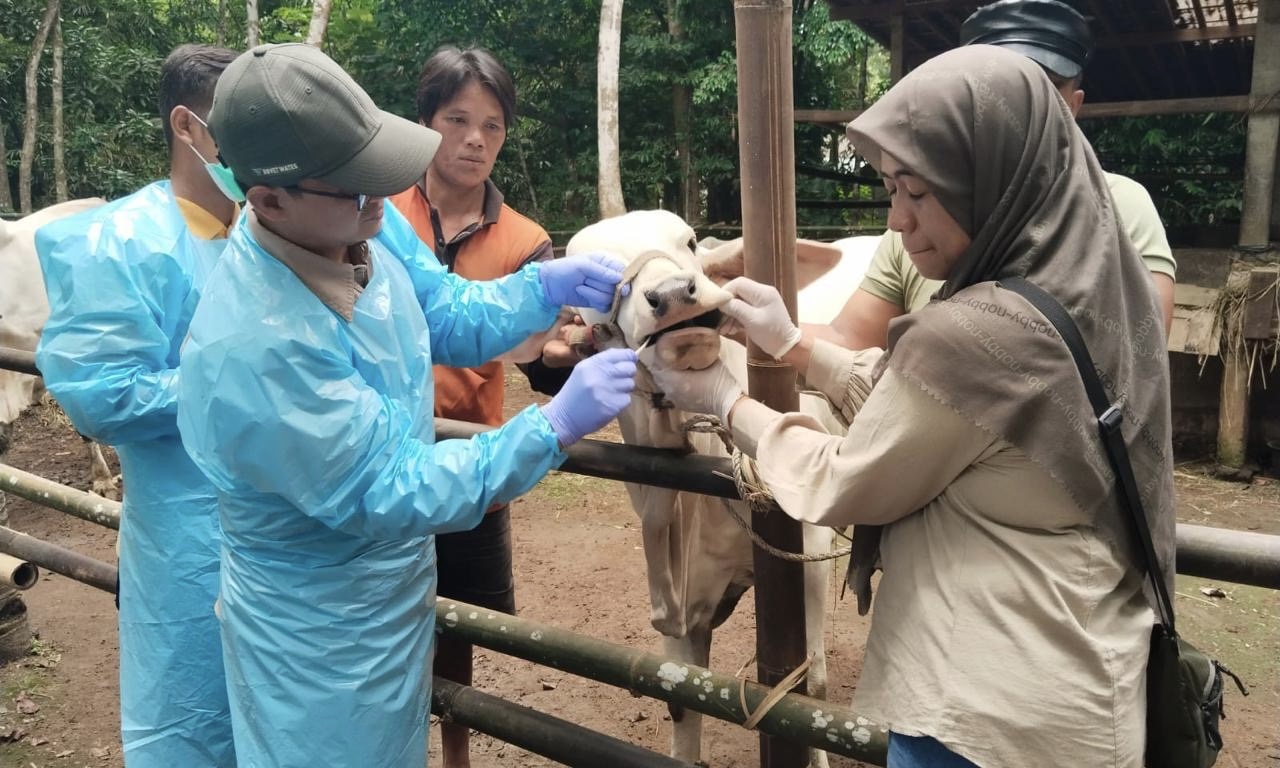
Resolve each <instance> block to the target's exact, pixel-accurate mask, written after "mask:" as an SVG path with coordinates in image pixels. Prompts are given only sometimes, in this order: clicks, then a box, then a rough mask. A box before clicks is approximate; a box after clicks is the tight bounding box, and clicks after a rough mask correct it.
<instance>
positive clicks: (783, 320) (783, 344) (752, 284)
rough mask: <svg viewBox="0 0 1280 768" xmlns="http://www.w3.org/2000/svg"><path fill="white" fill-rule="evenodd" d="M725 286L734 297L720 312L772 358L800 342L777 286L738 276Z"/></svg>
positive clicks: (798, 333)
mask: <svg viewBox="0 0 1280 768" xmlns="http://www.w3.org/2000/svg"><path fill="white" fill-rule="evenodd" d="M724 289H725V290H726V291H728V292H729V293H732V294H733V295H734V296H735V297H736V298H733V299H730V300H729V303H728V304H726V305H725V306H723V307H721V308H720V311H721V312H723V313H725V314H726V315H728V316H729V317H731V318H733V319H734V320H736V321H737V322H738V324H739V325H741V326H742V328H743V330H744V331H746V333H747V338H749V339H751V340H752V341H753V342H755V344H756V346H758V347H760V348H761V349H763V350H764V351H765V352H768V353H769V354H770V355H773V358H774V359H775V360H777V359H779V358H781V357H782V356H783V355H785V354H787V353H788V352H790V351H791V348H792V347H794V346H795V345H796V344H797V343H799V341H800V336H801V334H800V329H799V328H797V327H796V324H795V323H793V322H791V316H790V315H788V314H787V307H786V305H785V304H783V303H782V294H780V293H778V289H777V288H774V287H773V286H771V285H765V284H764V283H757V282H756V281H755V280H748V279H747V278H745V277H739V278H735V279H733V280H730V281H729V282H728V283H725V286H724Z"/></svg>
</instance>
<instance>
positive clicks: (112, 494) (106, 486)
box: [85, 438, 120, 501]
mask: <svg viewBox="0 0 1280 768" xmlns="http://www.w3.org/2000/svg"><path fill="white" fill-rule="evenodd" d="M85 443H87V444H88V446H89V476H90V478H92V481H93V482H92V484H91V485H90V486H89V487H90V490H92V491H93V492H94V493H96V494H98V495H99V496H101V497H103V498H104V499H111V500H112V501H119V500H120V485H119V484H118V483H117V482H116V478H115V476H114V475H112V474H111V467H109V466H108V465H107V457H106V456H104V455H103V454H102V446H100V445H98V444H97V443H95V442H93V441H92V440H89V439H88V438H86V439H85Z"/></svg>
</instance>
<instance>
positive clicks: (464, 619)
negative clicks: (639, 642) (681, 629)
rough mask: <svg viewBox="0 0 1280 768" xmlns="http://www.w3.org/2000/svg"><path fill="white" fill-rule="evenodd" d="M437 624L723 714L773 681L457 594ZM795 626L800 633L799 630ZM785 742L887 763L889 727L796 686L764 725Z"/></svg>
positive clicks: (736, 717) (760, 694) (442, 605)
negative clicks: (502, 609)
mask: <svg viewBox="0 0 1280 768" xmlns="http://www.w3.org/2000/svg"><path fill="white" fill-rule="evenodd" d="M436 628H437V629H438V630H439V631H441V632H443V633H444V634H446V635H453V636H455V637H458V638H459V639H462V640H465V641H467V642H469V643H471V644H473V645H479V646H483V647H485V648H489V649H491V650H495V651H498V652H500V653H505V654H507V655H508V656H515V657H517V658H521V659H525V660H527V661H532V662H534V663H535V664H541V665H544V666H548V667H552V668H554V669H559V670H562V671H564V672H568V673H570V674H574V675H578V676H580V677H585V678H589V679H591V680H596V681H599V682H602V683H607V684H609V685H612V686H616V687H619V688H624V689H626V690H628V691H631V692H632V693H637V694H640V695H643V696H649V697H652V698H655V699H661V700H663V701H669V702H673V703H676V704H680V705H682V706H684V707H687V708H688V709H690V710H693V711H696V712H701V713H703V714H707V715H710V716H712V717H715V718H717V719H720V720H727V721H728V722H731V723H737V724H739V725H740V724H742V723H743V721H745V720H746V718H747V715H746V713H745V712H744V711H743V708H742V698H743V697H745V698H746V703H747V710H749V711H754V710H755V709H756V707H758V706H759V705H760V702H761V701H763V700H764V698H765V697H766V696H768V695H769V691H770V688H769V686H766V685H761V684H759V683H753V682H750V681H743V680H739V679H738V678H736V677H733V676H731V675H724V674H720V673H717V672H712V671H710V670H707V669H704V668H702V667H699V666H696V665H694V664H687V663H685V662H683V661H682V662H673V661H671V660H669V659H665V658H663V657H661V656H658V655H656V654H652V653H645V652H643V651H638V650H635V649H634V648H629V647H627V646H624V645H618V644H616V643H610V642H608V641H606V640H600V639H597V638H593V637H588V636H585V635H579V634H577V633H575V632H570V631H568V630H565V629H559V628H557V627H553V626H550V625H547V624H543V623H540V622H537V621H532V620H530V619H524V618H520V617H517V616H509V615H507V614H504V613H498V612H496V611H490V610H488V609H486V608H480V607H478V606H474V605H468V604H467V603H462V602H458V601H456V600H447V599H443V598H442V599H440V600H437V601H436ZM792 634H795V633H792ZM757 727H758V729H759V730H760V731H761V732H762V733H768V734H771V735H772V736H773V737H776V738H778V739H785V740H786V741H785V742H784V743H789V744H794V745H795V746H796V747H798V748H800V751H801V754H802V755H804V757H805V761H806V764H807V761H808V749H807V747H814V748H817V749H823V750H826V751H828V752H831V753H833V754H838V755H845V756H847V757H853V758H856V759H858V760H862V761H864V762H871V763H875V764H876V765H883V764H884V759H885V749H886V747H887V733H886V731H885V730H884V729H883V728H882V727H881V726H879V725H876V724H874V723H872V722H871V721H870V720H868V719H867V718H865V717H862V716H861V715H858V714H857V713H856V712H853V711H852V710H850V709H849V708H847V707H843V706H841V705H839V704H834V703H832V702H829V701H822V700H820V699H814V698H811V697H809V696H802V695H800V694H797V693H790V694H787V695H786V696H783V697H782V698H781V699H780V700H779V701H778V703H777V704H776V705H775V706H774V707H773V708H772V709H770V710H769V713H768V714H766V715H765V716H764V719H762V720H761V721H760V724H759V725H758V726H757Z"/></svg>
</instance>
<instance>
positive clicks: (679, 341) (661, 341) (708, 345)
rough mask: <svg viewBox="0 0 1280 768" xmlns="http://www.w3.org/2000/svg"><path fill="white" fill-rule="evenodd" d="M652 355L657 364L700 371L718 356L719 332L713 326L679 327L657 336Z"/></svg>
mask: <svg viewBox="0 0 1280 768" xmlns="http://www.w3.org/2000/svg"><path fill="white" fill-rule="evenodd" d="M653 355H654V358H655V359H656V361H657V363H658V365H659V366H661V367H663V368H669V369H672V370H677V371H690V370H692V371H700V370H702V369H703V368H709V367H711V365H712V364H713V363H715V361H716V360H717V359H718V358H719V357H720V334H719V333H717V332H716V330H715V329H713V328H680V329H677V330H674V331H668V332H667V333H664V334H662V335H661V336H659V337H658V340H657V341H656V342H654V345H653Z"/></svg>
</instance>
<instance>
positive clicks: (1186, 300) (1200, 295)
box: [1173, 283, 1222, 307]
mask: <svg viewBox="0 0 1280 768" xmlns="http://www.w3.org/2000/svg"><path fill="white" fill-rule="evenodd" d="M1221 293H1222V289H1220V288H1205V287H1204V286H1200V285H1188V284H1186V283H1178V284H1177V285H1175V286H1174V287H1173V304H1174V306H1178V307H1209V306H1212V305H1213V303H1214V302H1215V301H1217V300H1218V296H1219V295H1220V294H1221Z"/></svg>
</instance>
